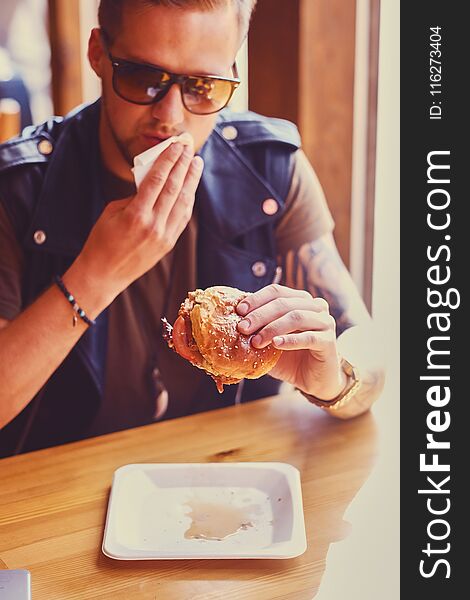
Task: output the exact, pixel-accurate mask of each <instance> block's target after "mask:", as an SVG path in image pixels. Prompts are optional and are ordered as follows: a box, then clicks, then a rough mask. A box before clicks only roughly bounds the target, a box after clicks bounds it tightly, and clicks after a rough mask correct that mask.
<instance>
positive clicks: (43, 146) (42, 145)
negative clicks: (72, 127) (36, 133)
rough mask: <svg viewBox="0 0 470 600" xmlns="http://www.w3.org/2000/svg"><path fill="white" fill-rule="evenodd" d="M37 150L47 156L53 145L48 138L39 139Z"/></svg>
mask: <svg viewBox="0 0 470 600" xmlns="http://www.w3.org/2000/svg"><path fill="white" fill-rule="evenodd" d="M38 150H39V152H40V153H41V154H44V155H45V156H47V155H48V154H50V153H51V152H52V150H54V146H53V145H52V143H51V142H50V141H49V140H41V141H40V142H39V144H38Z"/></svg>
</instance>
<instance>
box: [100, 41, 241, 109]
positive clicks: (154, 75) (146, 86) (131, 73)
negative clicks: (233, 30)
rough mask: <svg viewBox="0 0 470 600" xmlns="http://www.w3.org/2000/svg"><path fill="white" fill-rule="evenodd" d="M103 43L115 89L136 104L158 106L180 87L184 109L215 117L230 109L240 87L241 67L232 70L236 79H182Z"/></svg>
mask: <svg viewBox="0 0 470 600" xmlns="http://www.w3.org/2000/svg"><path fill="white" fill-rule="evenodd" d="M103 41H104V44H105V47H106V51H107V53H108V58H109V60H110V61H111V65H112V67H113V89H114V91H115V92H116V94H117V95H118V96H119V97H120V98H122V99H123V100H126V101H127V102H132V103H133V104H142V105H145V104H155V103H156V102H160V100H162V99H163V98H164V97H165V96H166V94H167V93H168V92H169V91H170V88H171V86H172V85H174V84H177V85H179V88H180V91H181V100H182V102H183V106H184V107H185V108H186V110H188V111H189V112H190V113H193V114H195V115H211V114H213V113H216V112H219V110H222V109H223V108H225V107H226V106H227V104H228V103H229V102H230V98H231V97H232V95H233V92H234V91H235V90H236V89H237V87H238V86H239V85H240V79H239V77H238V71H237V65H236V64H235V63H234V64H233V66H232V71H233V78H230V77H218V76H215V75H178V74H176V73H171V72H170V71H165V70H164V69H160V68H159V67H157V66H154V65H147V64H144V63H138V62H133V61H130V60H125V59H123V58H117V57H115V56H113V55H112V54H111V52H110V51H109V48H108V44H107V42H106V39H105V37H104V36H103Z"/></svg>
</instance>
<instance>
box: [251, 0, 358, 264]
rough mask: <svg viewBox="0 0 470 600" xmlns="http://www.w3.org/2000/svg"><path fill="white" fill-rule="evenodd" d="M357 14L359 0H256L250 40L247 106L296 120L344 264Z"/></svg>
mask: <svg viewBox="0 0 470 600" xmlns="http://www.w3.org/2000/svg"><path fill="white" fill-rule="evenodd" d="M355 19H356V3H355V0H289V2H285V0H259V3H258V7H257V9H256V12H255V14H254V17H253V23H252V28H251V31H250V37H249V41H248V51H249V73H250V89H249V104H250V108H251V109H252V110H255V111H258V112H261V113H264V114H268V115H272V116H279V117H284V118H287V119H290V120H293V121H295V122H296V123H297V124H298V126H299V128H300V132H301V135H302V140H303V145H304V150H305V152H306V154H307V156H308V158H309V159H310V161H311V163H312V164H313V166H314V168H315V170H316V171H317V174H318V176H319V178H320V181H321V183H322V185H323V188H324V190H325V193H326V196H327V199H328V203H329V206H330V208H331V211H332V213H333V217H334V219H335V222H336V230H335V237H336V242H337V244H338V248H339V250H340V253H341V255H342V257H343V259H344V261H345V262H346V264H349V246H350V217H351V173H352V133H353V94H354V51H355ZM280 72H283V73H284V74H285V76H284V77H283V78H280V77H279V73H280ZM296 83H297V87H296Z"/></svg>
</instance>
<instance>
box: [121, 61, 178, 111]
mask: <svg viewBox="0 0 470 600" xmlns="http://www.w3.org/2000/svg"><path fill="white" fill-rule="evenodd" d="M169 80H170V78H169V75H168V74H167V73H165V72H164V71H158V70H157V69H149V68H147V67H140V66H138V65H136V66H134V65H119V66H115V67H114V76H113V83H114V89H115V91H116V92H117V93H118V94H119V95H120V96H121V97H122V98H125V99H126V100H129V101H130V102H137V103H139V104H150V103H151V102H154V100H155V98H156V97H157V96H158V94H159V93H160V92H162V91H163V90H164V89H165V87H166V84H167V82H168V81H169Z"/></svg>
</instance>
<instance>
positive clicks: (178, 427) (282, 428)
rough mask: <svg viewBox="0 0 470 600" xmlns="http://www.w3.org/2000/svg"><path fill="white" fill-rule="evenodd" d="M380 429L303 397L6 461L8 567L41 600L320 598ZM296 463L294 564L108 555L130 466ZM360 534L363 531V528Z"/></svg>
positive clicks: (3, 493) (1, 463)
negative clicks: (105, 544) (111, 499)
mask: <svg viewBox="0 0 470 600" xmlns="http://www.w3.org/2000/svg"><path fill="white" fill-rule="evenodd" d="M375 452H376V427H375V423H374V419H373V417H372V415H370V414H366V415H364V416H362V417H359V418H357V419H354V420H352V421H348V422H343V421H339V420H336V419H334V418H332V417H330V416H329V415H326V414H324V413H323V412H322V411H320V410H319V409H317V408H316V407H314V406H312V405H310V404H309V403H308V402H307V401H306V400H305V399H304V398H303V397H300V396H298V395H297V394H288V395H287V394H285V395H280V396H276V397H274V398H269V399H266V400H261V401H257V402H253V403H250V404H246V405H241V406H236V407H231V408H227V409H222V410H216V411H211V412H208V413H203V414H199V415H195V416H191V417H186V418H183V419H176V420H173V421H167V422H163V423H157V424H154V425H149V426H146V427H141V428H137V429H133V430H128V431H124V432H120V433H116V434H112V435H107V436H102V437H98V438H94V439H90V440H86V441H83V442H79V443H74V444H67V445H64V446H59V447H56V448H50V449H46V450H41V451H38V452H33V453H30V454H24V455H21V456H16V457H12V458H7V459H3V460H0V565H1V564H2V562H3V565H4V566H6V567H7V568H9V569H29V570H30V571H31V576H32V587H33V598H34V600H72V599H93V600H96V599H100V600H101V599H105V598H112V599H113V600H121V599H122V600H124V599H125V600H131V599H138V600H140V599H142V600H154V599H162V600H189V599H191V600H196V599H199V600H212V599H219V598H220V599H224V600H276V599H282V600H284V599H285V600H288V599H289V600H290V599H292V600H294V599H295V600H297V599H298V600H310V599H311V598H313V596H314V595H315V592H316V590H317V589H318V586H319V585H320V580H321V576H322V573H323V571H324V567H325V557H326V553H327V551H328V546H329V544H330V543H332V542H335V541H339V540H341V539H342V538H344V537H345V536H346V535H347V533H348V531H349V528H350V525H348V524H346V523H344V522H343V520H342V515H343V513H344V511H345V509H346V508H347V506H348V504H349V503H350V501H351V500H352V498H353V497H354V496H355V494H356V493H357V492H358V490H359V489H360V487H361V485H362V484H363V483H364V481H365V480H366V478H367V476H368V474H369V472H370V469H371V466H372V463H373V460H374V456H375ZM214 461H284V462H289V463H291V464H292V465H294V466H296V467H297V468H298V469H299V470H300V472H301V476H302V492H303V499H304V510H305V523H306V529H307V540H308V549H307V552H306V553H305V554H303V555H302V556H300V557H298V558H294V559H286V560H266V559H263V560H193V561H186V560H184V561H138V562H119V561H113V560H112V559H109V558H107V557H105V556H104V555H103V554H102V553H101V542H102V538H103V529H104V522H105V516H106V509H107V503H108V495H109V489H110V485H111V480H112V475H113V472H114V470H115V469H116V468H117V467H119V466H121V465H124V464H127V463H150V462H214ZM352 526H354V524H352Z"/></svg>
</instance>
